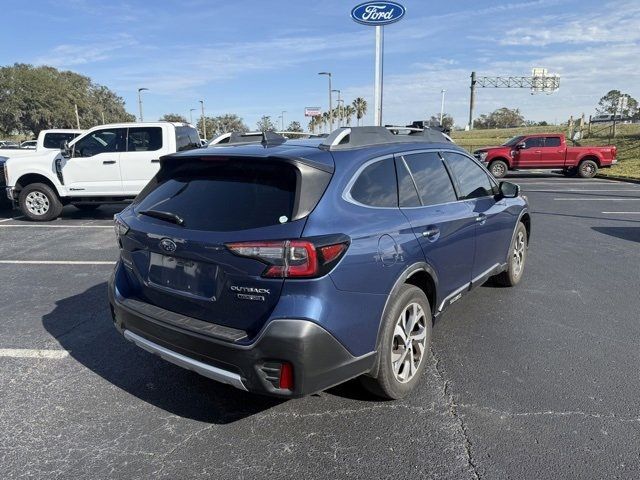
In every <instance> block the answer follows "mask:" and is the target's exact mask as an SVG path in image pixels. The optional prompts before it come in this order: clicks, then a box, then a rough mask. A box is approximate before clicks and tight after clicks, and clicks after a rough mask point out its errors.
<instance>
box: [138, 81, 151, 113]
mask: <svg viewBox="0 0 640 480" xmlns="http://www.w3.org/2000/svg"><path fill="white" fill-rule="evenodd" d="M145 90H149V89H148V88H145V87H142V88H139V89H138V108H139V110H140V121H141V122H144V120H143V119H142V92H144V91H145Z"/></svg>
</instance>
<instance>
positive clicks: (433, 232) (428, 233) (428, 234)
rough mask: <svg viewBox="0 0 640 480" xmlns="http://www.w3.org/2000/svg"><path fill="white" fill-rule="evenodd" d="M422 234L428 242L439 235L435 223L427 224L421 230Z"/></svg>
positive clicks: (433, 240) (434, 239)
mask: <svg viewBox="0 0 640 480" xmlns="http://www.w3.org/2000/svg"><path fill="white" fill-rule="evenodd" d="M422 236H423V237H425V238H426V239H427V240H429V241H430V242H435V241H436V240H437V239H438V237H440V229H439V228H438V227H436V226H435V225H429V226H428V227H427V229H426V230H425V231H424V232H422Z"/></svg>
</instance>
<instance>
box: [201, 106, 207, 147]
mask: <svg viewBox="0 0 640 480" xmlns="http://www.w3.org/2000/svg"><path fill="white" fill-rule="evenodd" d="M200 107H202V137H203V138H204V139H205V140H206V139H207V123H206V122H205V121H204V100H200Z"/></svg>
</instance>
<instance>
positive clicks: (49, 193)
mask: <svg viewBox="0 0 640 480" xmlns="http://www.w3.org/2000/svg"><path fill="white" fill-rule="evenodd" d="M18 203H19V205H20V210H21V211H22V213H23V214H24V216H25V217H27V218H28V219H29V220H33V221H36V222H47V221H49V220H53V219H55V218H58V216H59V215H60V213H61V212H62V202H60V199H59V198H58V195H57V194H56V192H55V191H54V190H53V189H52V188H51V187H50V186H49V185H46V184H44V183H31V184H29V185H27V186H26V187H24V188H23V189H22V190H21V191H20V196H19V197H18Z"/></svg>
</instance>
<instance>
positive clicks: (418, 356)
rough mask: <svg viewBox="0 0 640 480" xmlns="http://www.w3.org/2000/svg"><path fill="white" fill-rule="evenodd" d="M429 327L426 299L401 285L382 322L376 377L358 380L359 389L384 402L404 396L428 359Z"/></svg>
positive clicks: (430, 318)
mask: <svg viewBox="0 0 640 480" xmlns="http://www.w3.org/2000/svg"><path fill="white" fill-rule="evenodd" d="M432 324H433V321H432V316H431V307H430V305H429V300H428V299H427V296H426V295H425V294H424V292H423V291H422V290H420V289H419V288H418V287H416V286H414V285H408V284H405V285H403V286H402V287H401V288H400V290H399V292H398V293H397V294H396V295H395V297H394V298H393V299H392V300H391V304H390V305H389V307H388V308H387V313H386V314H385V316H384V318H383V319H382V329H381V331H380V341H379V346H378V364H379V365H378V370H377V375H376V377H375V378H373V377H370V376H363V377H361V382H362V384H363V386H364V387H365V388H366V389H367V390H368V391H369V392H371V393H373V394H374V395H376V396H378V397H381V398H384V399H388V400H397V399H399V398H403V397H405V396H406V395H408V394H409V393H410V392H411V391H412V390H413V389H414V388H415V386H416V385H417V384H418V382H419V381H420V376H421V374H422V372H423V371H424V368H425V365H426V363H427V360H428V358H429V354H430V351H431V350H430V347H431V330H432ZM407 332H409V334H407ZM403 355H404V356H403ZM407 357H410V358H407ZM394 359H395V361H394Z"/></svg>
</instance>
